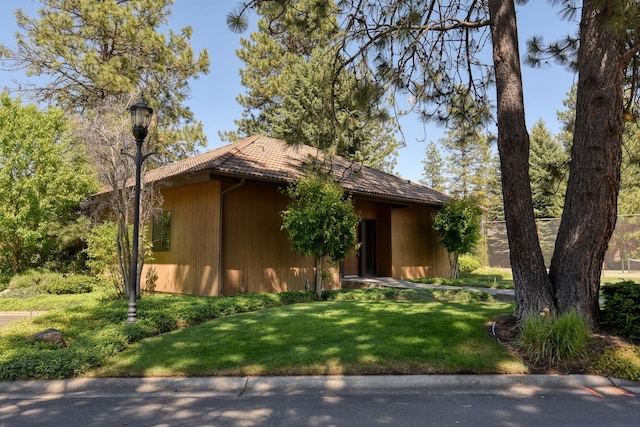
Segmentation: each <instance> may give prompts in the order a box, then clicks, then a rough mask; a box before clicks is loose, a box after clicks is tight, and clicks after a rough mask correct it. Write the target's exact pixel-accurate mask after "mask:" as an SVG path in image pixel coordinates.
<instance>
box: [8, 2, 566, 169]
mask: <svg viewBox="0 0 640 427" xmlns="http://www.w3.org/2000/svg"><path fill="white" fill-rule="evenodd" d="M237 3H238V1H236V0H175V4H174V5H173V7H172V16H171V17H170V18H169V25H170V27H172V28H174V29H179V28H181V27H184V26H187V25H189V26H191V27H192V28H193V37H192V39H191V43H192V46H193V48H194V50H195V51H196V52H199V51H200V50H202V49H207V50H208V52H209V57H210V59H211V67H210V72H209V74H207V75H204V76H201V77H200V78H199V79H197V80H194V81H192V82H191V84H190V87H191V95H192V96H191V99H190V100H189V101H188V104H189V106H190V108H191V109H192V111H193V112H194V114H195V116H196V118H197V119H198V120H200V121H202V122H203V123H204V128H205V132H206V134H207V137H208V141H209V142H208V147H207V148H208V149H211V148H215V147H218V146H220V145H223V144H224V143H223V142H221V141H220V138H219V137H218V132H219V131H227V130H231V129H233V128H234V123H233V121H234V119H238V118H240V116H241V113H242V109H241V108H240V106H239V105H238V104H237V102H236V101H235V98H236V96H237V95H238V94H240V93H242V92H243V89H244V88H243V87H242V86H241V85H240V77H239V73H238V71H239V69H240V68H241V67H242V65H243V64H242V63H241V62H240V61H239V60H238V59H237V57H236V55H235V51H236V49H237V48H238V47H239V40H240V38H241V37H244V38H247V37H248V36H249V33H248V32H247V33H244V34H235V33H233V32H231V31H230V30H229V29H228V27H227V24H226V15H227V13H228V12H229V11H230V10H232V9H233V8H234V7H235V6H236V4H237ZM39 5H40V2H39V1H37V0H0V19H1V22H2V25H0V43H3V44H5V45H8V46H10V47H13V46H14V43H15V37H14V35H15V33H16V31H17V26H16V24H15V19H14V15H13V11H14V10H15V9H17V8H22V9H23V10H25V11H26V12H27V13H28V14H29V15H31V16H35V15H36V10H37V8H38V7H39ZM518 26H519V29H518V31H519V37H520V41H521V45H520V49H521V54H523V53H524V51H525V41H526V40H527V39H528V38H530V37H531V36H532V35H533V34H538V35H542V36H544V39H545V41H552V40H555V39H557V38H560V37H562V36H564V35H566V34H567V32H568V30H571V31H572V32H573V31H575V29H576V28H577V24H574V25H570V24H568V23H566V22H564V21H561V20H560V19H559V17H558V10H557V8H555V9H554V8H552V7H551V6H550V5H549V3H548V2H547V1H544V0H532V1H530V2H528V4H526V5H524V6H519V7H518ZM13 79H17V80H21V81H24V80H25V76H24V75H22V74H21V73H18V74H13V73H8V72H4V71H0V87H9V88H10V87H11V86H12V83H11V81H12V80H13ZM574 79H575V76H574V75H572V74H571V73H569V72H567V71H566V70H565V69H564V68H562V67H559V66H555V65H554V66H548V67H545V68H542V69H532V68H529V67H527V66H523V83H524V99H525V107H526V118H527V126H528V127H529V129H531V126H532V125H533V124H534V123H535V122H536V121H537V120H538V119H540V118H542V119H543V120H544V121H545V123H546V125H547V127H548V128H549V129H550V130H551V132H552V133H557V132H558V130H559V124H558V122H557V116H556V113H557V111H559V110H563V109H564V107H563V105H562V100H563V99H564V98H565V97H566V93H567V92H568V91H569V89H570V88H571V84H572V83H573V82H574ZM401 123H402V126H403V132H404V135H405V138H406V144H407V145H406V147H405V148H402V149H401V150H400V153H399V156H398V162H397V166H396V169H395V172H396V173H398V174H399V175H401V176H402V177H404V178H406V179H410V180H412V181H417V180H419V179H420V177H421V174H422V168H423V165H422V163H421V160H422V159H424V151H425V147H426V143H427V142H429V141H434V142H436V141H437V140H438V139H439V138H441V137H442V136H443V135H444V130H443V129H442V128H438V127H434V126H433V125H429V126H430V127H427V128H426V129H425V128H424V127H423V125H422V124H421V123H420V121H419V120H418V118H417V117H414V116H411V115H410V116H407V117H405V118H403V120H402V121H401Z"/></svg>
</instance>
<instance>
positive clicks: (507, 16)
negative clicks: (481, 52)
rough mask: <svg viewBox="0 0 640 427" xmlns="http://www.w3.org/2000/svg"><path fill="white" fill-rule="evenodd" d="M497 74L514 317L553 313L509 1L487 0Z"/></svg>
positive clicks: (517, 51) (516, 40) (499, 149)
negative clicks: (534, 198)
mask: <svg viewBox="0 0 640 427" xmlns="http://www.w3.org/2000/svg"><path fill="white" fill-rule="evenodd" d="M489 14H490V16H491V20H492V24H491V36H492V40H493V61H494V67H495V72H496V89H497V99H498V105H497V118H498V151H499V154H500V165H501V171H502V194H503V199H504V215H505V222H506V226H507V237H508V240H509V249H510V257H511V269H512V271H513V281H514V287H515V298H516V317H517V318H518V319H521V318H522V317H523V316H524V315H527V314H533V313H539V312H541V311H543V310H544V309H545V308H547V309H549V310H551V312H555V305H554V300H553V290H552V287H551V281H550V280H549V276H548V275H547V271H546V268H545V265H544V259H543V256H542V250H541V249H540V243H539V241H538V234H537V231H536V224H535V218H534V215H533V201H532V196H531V184H530V181H529V134H528V133H527V127H526V123H525V116H524V99H523V94H522V75H521V71H520V54H519V49H518V34H517V27H516V12H515V7H514V4H513V1H506V0H490V1H489Z"/></svg>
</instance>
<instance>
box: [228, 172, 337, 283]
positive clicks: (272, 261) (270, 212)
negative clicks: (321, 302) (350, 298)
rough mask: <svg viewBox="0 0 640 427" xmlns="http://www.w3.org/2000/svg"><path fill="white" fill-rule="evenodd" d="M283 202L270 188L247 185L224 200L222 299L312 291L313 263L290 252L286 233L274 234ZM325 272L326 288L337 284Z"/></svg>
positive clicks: (279, 223) (270, 185)
mask: <svg viewBox="0 0 640 427" xmlns="http://www.w3.org/2000/svg"><path fill="white" fill-rule="evenodd" d="M287 203H288V197H286V196H285V195H283V194H282V193H280V191H278V189H277V188H276V186H274V185H273V184H267V183H257V182H250V181H247V182H246V183H245V184H244V185H242V186H241V187H239V188H236V189H234V190H232V191H230V192H228V193H226V194H225V195H224V199H223V211H224V221H223V230H224V235H223V239H222V241H223V250H222V253H223V269H224V294H225V295H234V294H237V293H241V292H283V291H288V290H296V289H304V288H305V283H306V281H307V280H309V283H310V284H311V286H312V287H313V283H314V269H313V259H312V258H310V257H303V256H301V255H299V254H297V253H295V252H293V250H292V249H291V243H290V241H289V236H288V234H287V232H286V231H283V230H281V229H280V227H281V225H282V219H281V217H280V212H281V211H282V210H284V209H286V206H287ZM337 279H338V277H337V270H336V269H335V268H333V269H331V279H330V282H331V286H332V287H333V286H335V285H336V284H337Z"/></svg>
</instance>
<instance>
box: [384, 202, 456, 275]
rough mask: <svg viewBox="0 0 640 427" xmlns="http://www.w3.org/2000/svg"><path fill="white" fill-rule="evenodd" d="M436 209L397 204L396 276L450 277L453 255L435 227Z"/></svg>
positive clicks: (394, 235)
mask: <svg viewBox="0 0 640 427" xmlns="http://www.w3.org/2000/svg"><path fill="white" fill-rule="evenodd" d="M436 212H437V211H436V209H435V208H432V207H428V206H411V207H406V208H396V209H393V212H392V238H391V241H392V252H393V265H392V277H394V278H397V279H417V278H419V277H449V258H448V254H447V251H446V249H444V247H443V246H442V245H440V242H439V237H438V235H437V234H436V232H435V231H434V230H433V227H432V224H433V217H434V216H435V214H436Z"/></svg>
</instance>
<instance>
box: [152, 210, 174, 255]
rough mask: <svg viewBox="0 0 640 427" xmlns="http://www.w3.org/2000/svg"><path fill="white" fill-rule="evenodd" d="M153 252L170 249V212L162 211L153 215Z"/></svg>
mask: <svg viewBox="0 0 640 427" xmlns="http://www.w3.org/2000/svg"><path fill="white" fill-rule="evenodd" d="M151 239H152V241H153V251H154V252H168V251H170V250H171V212H170V211H162V212H160V213H159V214H157V215H155V216H154V217H153V230H152V231H151Z"/></svg>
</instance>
